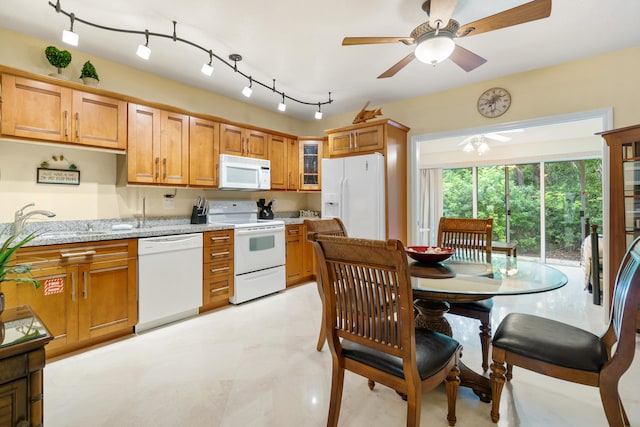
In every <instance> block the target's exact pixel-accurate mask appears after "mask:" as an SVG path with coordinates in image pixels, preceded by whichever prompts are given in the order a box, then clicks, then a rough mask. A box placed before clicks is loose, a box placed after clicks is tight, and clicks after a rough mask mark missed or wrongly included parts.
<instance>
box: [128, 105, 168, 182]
mask: <svg viewBox="0 0 640 427" xmlns="http://www.w3.org/2000/svg"><path fill="white" fill-rule="evenodd" d="M128 134H129V147H128V149H127V168H128V181H129V182H131V183H137V184H153V183H156V182H158V181H159V179H160V110H158V109H156V108H152V107H147V106H146V105H140V104H133V103H130V104H129V132H128Z"/></svg>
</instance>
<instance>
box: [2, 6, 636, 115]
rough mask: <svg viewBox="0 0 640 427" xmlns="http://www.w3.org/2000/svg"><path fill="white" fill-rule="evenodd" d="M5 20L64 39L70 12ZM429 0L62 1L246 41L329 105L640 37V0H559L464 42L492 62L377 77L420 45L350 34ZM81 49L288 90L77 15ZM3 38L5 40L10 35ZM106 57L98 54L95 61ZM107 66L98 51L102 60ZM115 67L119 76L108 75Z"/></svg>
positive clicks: (218, 43) (255, 55)
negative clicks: (544, 13)
mask: <svg viewBox="0 0 640 427" xmlns="http://www.w3.org/2000/svg"><path fill="white" fill-rule="evenodd" d="M526 2H527V1H526V0H492V1H484V0H459V2H458V5H457V7H456V9H455V12H454V14H453V18H454V19H456V20H458V21H459V22H460V23H461V24H465V23H468V22H471V21H474V20H476V19H479V18H482V17H485V16H489V15H492V14H494V13H497V12H500V11H502V10H506V9H510V8H512V7H514V6H517V5H519V4H522V3H526ZM0 3H1V6H2V7H0V26H2V27H6V28H8V29H11V30H15V31H19V32H22V33H26V34H29V35H32V36H35V37H38V38H41V39H44V40H47V41H48V42H50V43H51V44H55V45H56V46H58V47H59V48H64V46H65V45H63V44H62V42H60V35H61V32H62V30H63V29H69V18H67V17H66V16H64V15H63V14H61V13H60V14H58V13H56V11H55V9H54V8H53V7H51V6H50V5H49V4H48V1H47V0H2V1H1V2H0ZM421 4H422V0H349V1H345V0H324V1H301V0H274V1H270V2H269V1H257V0H234V1H224V0H182V1H179V2H177V1H175V0H135V1H132V0H108V1H105V0H99V1H98V0H61V6H62V9H64V10H66V11H68V12H74V13H75V15H76V17H78V18H80V19H84V20H88V21H91V22H93V23H96V24H101V25H106V26H110V27H117V28H123V29H130V30H141V31H144V30H145V29H148V30H149V31H150V32H157V33H163V34H171V33H172V32H173V24H172V21H174V20H175V21H177V23H178V24H177V31H176V34H177V36H178V37H180V38H183V39H186V40H189V41H191V42H194V43H196V44H198V45H201V46H203V47H205V48H206V49H212V51H213V52H214V53H215V54H216V55H218V56H220V57H221V58H223V59H227V58H228V55H229V54H232V53H238V54H240V55H242V56H243V58H244V59H243V61H241V62H240V63H238V68H239V69H240V70H241V71H242V72H243V73H245V74H246V75H251V76H253V77H254V78H255V79H257V80H259V81H261V82H263V83H265V84H267V85H269V86H270V87H271V85H272V79H276V88H277V89H278V90H279V91H284V92H285V94H286V95H287V96H292V97H294V98H297V99H300V100H303V101H307V102H311V103H317V102H324V101H326V100H327V99H328V92H331V93H332V96H331V97H332V99H333V100H334V102H333V103H332V104H331V105H327V106H323V107H322V111H323V113H324V114H325V115H333V114H338V113H345V112H350V111H355V110H359V109H360V108H361V107H362V106H363V105H364V103H365V102H366V101H371V104H370V107H369V108H372V107H377V106H382V105H383V104H385V103H389V102H393V101H398V100H401V99H406V98H410V97H415V96H419V95H423V94H428V93H433V92H438V91H442V90H445V89H450V88H453V87H458V86H463V85H468V84H472V83H476V82H481V81H485V80H489V79H493V78H498V77H501V76H505V75H510V74H514V73H519V72H523V71H527V70H532V69H537V68H541V67H546V66H550V65H553V64H558V63H562V62H567V61H570V60H575V59H579V58H583V57H588V56H593V55H598V54H602V53H605V52H609V51H614V50H619V49H623V48H627V47H631V46H635V45H638V43H639V42H640V25H638V24H637V19H638V18H637V17H638V16H640V1H637V0H609V1H603V0H554V2H553V6H552V11H551V17H550V18H546V19H543V20H539V21H534V22H531V23H526V24H521V25H518V26H514V27H510V28H503V29H500V30H496V31H492V32H489V33H485V34H479V35H477V36H473V37H466V38H462V39H457V40H456V41H457V43H458V44H460V45H461V46H463V47H465V48H466V49H469V50H471V51H473V52H474V53H476V54H478V55H480V56H482V57H484V58H486V59H487V60H488V62H487V63H486V64H484V65H482V66H480V67H479V68H477V69H475V70H474V71H472V72H469V73H466V72H464V71H463V70H462V69H460V68H459V67H458V66H456V65H455V64H453V63H452V62H451V61H445V62H443V63H441V64H439V65H437V66H435V67H433V66H430V65H426V64H423V63H420V62H418V61H417V60H416V61H413V62H412V63H411V64H409V65H408V66H407V67H405V68H404V69H403V70H401V71H400V72H398V74H396V75H395V77H392V78H388V79H377V78H376V77H377V76H378V75H379V74H380V73H382V72H383V71H385V70H386V69H388V68H389V67H390V66H391V65H393V64H395V63H396V62H397V61H399V60H400V59H402V58H403V57H405V56H406V55H407V54H408V53H410V52H411V50H412V47H411V46H405V45H403V44H401V43H397V44H388V45H366V46H341V42H342V39H343V38H344V37H346V36H408V35H409V33H410V32H411V31H412V30H413V28H415V27H416V26H417V25H419V24H421V23H422V22H425V21H426V20H427V17H426V14H425V13H424V12H423V11H422V9H421ZM74 30H75V32H76V33H78V34H79V36H80V44H79V46H78V48H77V49H78V50H80V51H84V52H87V53H90V54H92V55H96V56H98V57H103V58H107V59H110V60H113V61H116V62H119V63H123V64H126V65H129V66H132V67H135V68H139V69H142V70H146V71H149V72H152V73H155V74H159V75H162V76H165V77H168V78H171V79H174V80H178V81H182V82H185V83H189V84H192V85H194V86H198V87H201V88H204V89H207V90H211V91H213V92H216V93H220V94H223V95H226V96H229V97H231V98H235V99H238V100H242V101H246V102H251V103H254V104H256V105H259V106H262V107H264V108H267V109H275V108H276V106H277V104H278V102H279V101H280V100H281V99H280V97H279V96H277V95H276V94H274V93H273V92H272V91H271V90H269V89H265V88H263V87H259V85H257V84H255V83H254V85H253V86H254V94H253V96H252V97H251V99H250V100H247V99H246V98H244V97H243V96H242V95H241V94H240V91H241V90H242V88H243V87H244V86H245V85H246V84H247V79H245V78H244V77H242V76H241V75H239V74H237V73H234V72H233V69H232V68H229V67H228V66H226V65H224V64H223V63H221V62H218V61H217V60H216V59H215V58H214V62H213V65H214V67H215V71H214V74H213V76H212V77H206V76H204V75H203V74H201V73H200V67H201V66H202V64H203V63H205V62H208V59H209V56H208V54H207V53H205V52H203V51H201V50H199V49H197V48H194V47H192V46H189V45H187V44H183V43H179V42H173V41H172V40H170V39H162V38H154V37H151V38H150V42H149V47H150V48H151V49H152V55H151V59H150V60H149V61H143V60H141V59H140V58H138V57H137V56H136V55H135V50H136V47H137V45H138V44H139V43H141V42H143V41H144V37H143V36H138V35H131V34H123V33H115V32H109V31H105V30H98V29H94V28H91V27H89V26H87V25H84V24H82V23H80V22H77V21H76V24H75V26H74ZM0 43H1V41H0ZM96 62H97V61H96ZM95 65H96V66H97V68H98V72H100V70H99V63H97V64H95ZM101 78H102V79H103V80H104V79H107V78H108V76H101ZM316 110H317V106H309V105H301V104H297V103H295V102H292V101H288V102H287V111H286V113H284V114H287V115H290V116H292V117H296V118H300V119H303V120H313V113H314V112H315V111H316Z"/></svg>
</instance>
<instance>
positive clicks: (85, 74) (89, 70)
mask: <svg viewBox="0 0 640 427" xmlns="http://www.w3.org/2000/svg"><path fill="white" fill-rule="evenodd" d="M80 78H81V79H82V82H83V83H84V84H86V85H88V86H95V85H97V84H98V82H99V81H100V78H99V77H98V72H97V71H96V67H94V66H93V64H92V63H91V61H87V62H85V63H84V65H83V66H82V71H80Z"/></svg>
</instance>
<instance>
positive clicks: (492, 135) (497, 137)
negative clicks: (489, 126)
mask: <svg viewBox="0 0 640 427" xmlns="http://www.w3.org/2000/svg"><path fill="white" fill-rule="evenodd" d="M484 136H485V138H488V139H493V140H494V141H498V142H508V141H511V138H509V137H508V136H504V135H500V134H497V133H485V134H484Z"/></svg>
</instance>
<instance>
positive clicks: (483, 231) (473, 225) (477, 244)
mask: <svg viewBox="0 0 640 427" xmlns="http://www.w3.org/2000/svg"><path fill="white" fill-rule="evenodd" d="M492 227H493V219H492V218H448V217H441V218H440V223H439V225H438V246H439V247H447V248H454V249H455V250H456V254H455V255H454V256H459V257H464V258H466V259H476V260H478V261H483V262H491V239H492ZM450 306H451V307H450V308H449V313H451V314H456V315H458V316H464V317H469V318H472V319H477V320H479V321H480V334H479V335H480V345H481V346H482V369H484V370H485V371H486V370H487V369H489V346H490V345H491V310H492V308H493V299H492V298H488V299H486V300H481V301H472V302H458V303H450Z"/></svg>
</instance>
